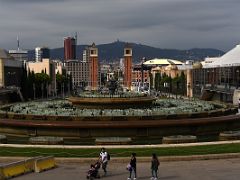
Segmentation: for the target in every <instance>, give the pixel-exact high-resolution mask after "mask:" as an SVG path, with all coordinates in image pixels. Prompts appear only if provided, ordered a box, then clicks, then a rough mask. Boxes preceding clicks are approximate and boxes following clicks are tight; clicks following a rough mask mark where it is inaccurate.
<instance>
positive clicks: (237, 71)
mask: <svg viewBox="0 0 240 180" xmlns="http://www.w3.org/2000/svg"><path fill="white" fill-rule="evenodd" d="M236 73H237V83H236V88H237V89H238V85H239V69H237V70H236Z"/></svg>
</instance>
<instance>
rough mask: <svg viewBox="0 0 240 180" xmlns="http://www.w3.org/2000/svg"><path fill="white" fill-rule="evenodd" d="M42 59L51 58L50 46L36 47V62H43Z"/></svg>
mask: <svg viewBox="0 0 240 180" xmlns="http://www.w3.org/2000/svg"><path fill="white" fill-rule="evenodd" d="M42 59H50V50H49V48H48V47H36V48H35V60H36V62H41V61H42Z"/></svg>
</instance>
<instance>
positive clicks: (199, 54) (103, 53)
mask: <svg viewBox="0 0 240 180" xmlns="http://www.w3.org/2000/svg"><path fill="white" fill-rule="evenodd" d="M125 44H126V42H122V41H115V42H112V43H106V44H99V45H97V47H98V54H99V60H100V62H102V61H104V62H113V61H117V60H119V59H120V58H122V57H123V48H124V46H125ZM129 44H130V45H131V47H132V48H133V61H134V62H135V63H139V62H141V60H142V58H143V57H145V58H146V59H153V58H169V59H176V60H181V61H185V60H194V61H199V60H204V58H205V57H217V56H221V55H223V54H224V52H223V51H221V50H218V49H214V48H191V49H188V50H178V49H162V48H157V47H152V46H148V45H144V44H137V43H129ZM86 46H88V45H77V46H76V56H77V59H82V52H83V50H84V49H85V47H86ZM63 52H64V50H63V47H60V48H54V49H50V54H51V59H63V56H64V54H63ZM29 57H30V59H34V50H31V51H30V52H29Z"/></svg>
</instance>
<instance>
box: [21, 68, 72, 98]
mask: <svg viewBox="0 0 240 180" xmlns="http://www.w3.org/2000/svg"><path fill="white" fill-rule="evenodd" d="M51 82H52V79H51V77H50V76H49V75H48V74H46V69H45V71H42V72H41V73H34V72H33V71H30V70H27V69H26V67H24V68H23V74H22V79H21V92H22V95H23V97H24V99H26V100H27V99H36V98H48V97H49V96H57V95H59V94H64V93H66V92H67V91H71V87H72V84H71V82H72V78H71V76H70V75H62V74H59V73H57V74H56V91H53V90H52V88H51Z"/></svg>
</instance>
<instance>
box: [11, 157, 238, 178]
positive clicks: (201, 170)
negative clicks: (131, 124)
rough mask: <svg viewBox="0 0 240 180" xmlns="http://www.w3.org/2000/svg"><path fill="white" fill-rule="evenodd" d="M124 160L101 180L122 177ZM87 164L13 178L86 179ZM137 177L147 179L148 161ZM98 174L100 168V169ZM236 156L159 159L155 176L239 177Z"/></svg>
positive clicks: (114, 164)
mask: <svg viewBox="0 0 240 180" xmlns="http://www.w3.org/2000/svg"><path fill="white" fill-rule="evenodd" d="M126 165H127V164H126V163H111V162H110V163H109V171H108V176H106V177H101V179H103V180H105V179H106V180H110V179H111V180H126V179H127V177H128V171H127V170H126ZM88 169H89V164H86V163H63V164H58V168H55V169H52V170H49V171H45V172H42V173H30V174H26V175H23V176H19V177H16V178H14V179H16V180H43V179H44V180H82V179H86V174H87V173H86V172H87V170H88ZM137 171H138V178H137V179H141V180H144V179H148V180H149V179H150V177H151V175H150V163H147V162H141V163H138V164H137ZM100 174H102V170H100ZM239 178H240V158H235V159H220V160H199V161H178V162H174V161H173V162H161V164H160V172H159V179H163V180H195V179H196V180H198V179H199V180H239Z"/></svg>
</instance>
